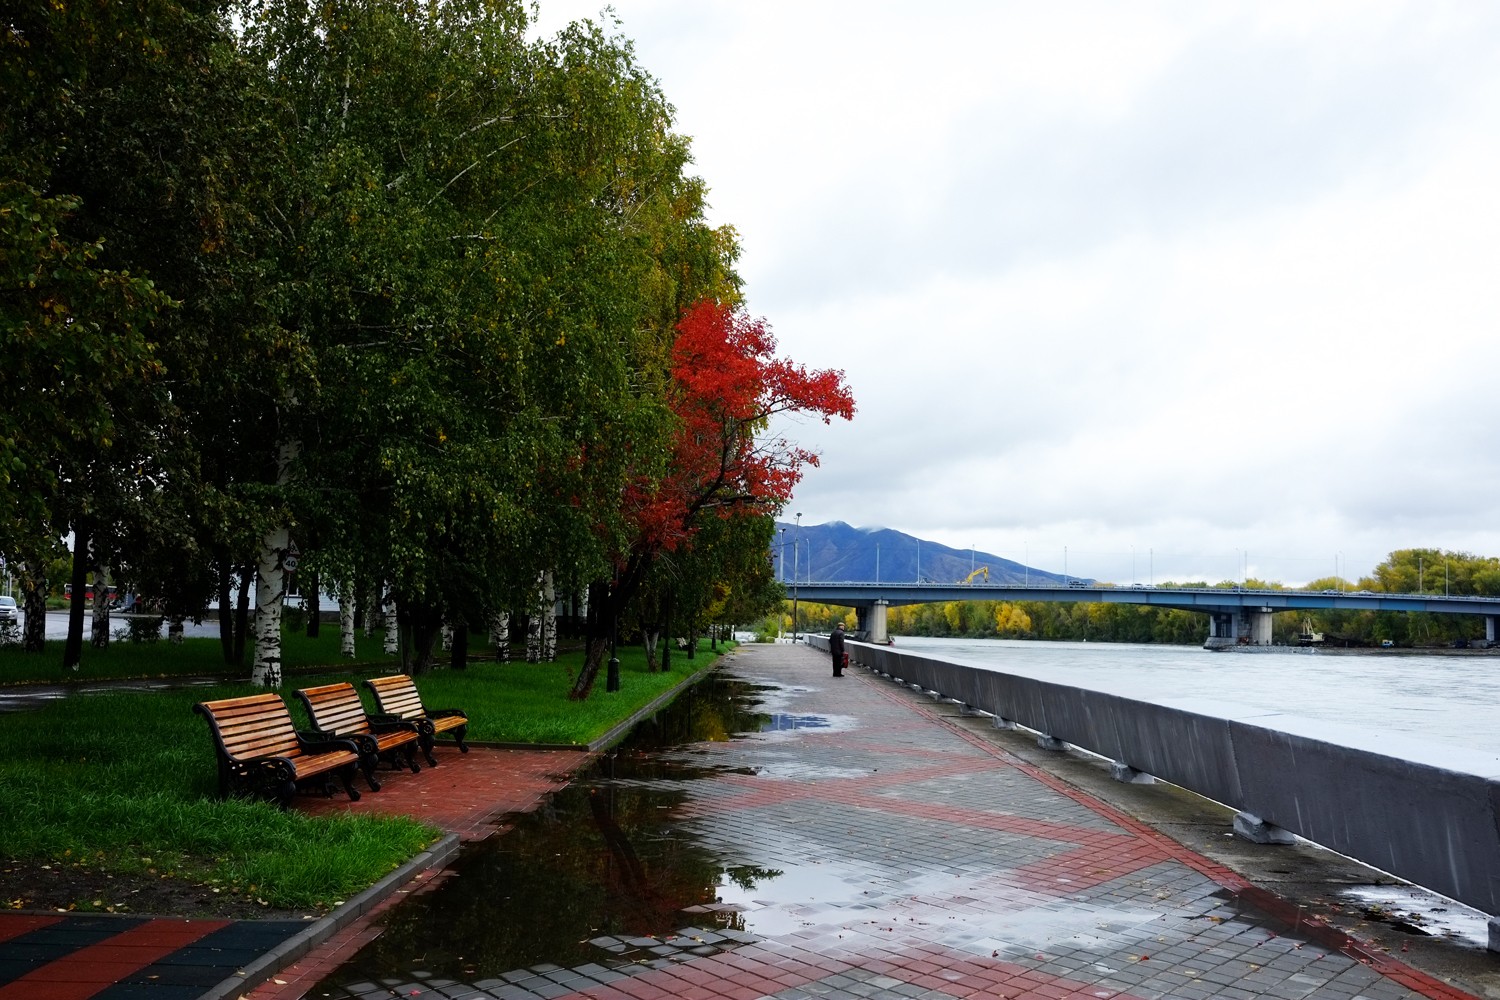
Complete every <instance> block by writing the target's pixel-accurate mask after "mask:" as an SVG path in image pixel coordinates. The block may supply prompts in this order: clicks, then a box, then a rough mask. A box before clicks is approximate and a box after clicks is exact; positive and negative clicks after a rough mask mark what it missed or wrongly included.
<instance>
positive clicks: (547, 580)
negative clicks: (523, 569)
mask: <svg viewBox="0 0 1500 1000" xmlns="http://www.w3.org/2000/svg"><path fill="white" fill-rule="evenodd" d="M542 662H543V663H555V662H557V587H556V585H555V584H554V583H553V577H552V571H551V570H550V569H549V570H547V572H545V573H543V574H542Z"/></svg>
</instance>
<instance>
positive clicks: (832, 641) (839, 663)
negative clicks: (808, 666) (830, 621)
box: [828, 622, 844, 677]
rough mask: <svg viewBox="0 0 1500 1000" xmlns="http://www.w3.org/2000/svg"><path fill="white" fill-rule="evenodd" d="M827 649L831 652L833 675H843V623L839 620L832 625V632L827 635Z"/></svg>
mask: <svg viewBox="0 0 1500 1000" xmlns="http://www.w3.org/2000/svg"><path fill="white" fill-rule="evenodd" d="M828 651H829V652H830V653H832V654H833V676H835V677H842V676H844V623H843V622H839V623H838V625H836V626H835V627H834V630H833V634H831V635H830V636H829V637H828Z"/></svg>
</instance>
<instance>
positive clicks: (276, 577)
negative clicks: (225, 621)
mask: <svg viewBox="0 0 1500 1000" xmlns="http://www.w3.org/2000/svg"><path fill="white" fill-rule="evenodd" d="M290 543H291V532H290V531H289V530H288V529H286V528H284V527H282V528H274V529H272V530H271V531H268V532H266V537H265V538H263V539H261V543H260V558H259V560H257V562H256V565H255V629H254V631H255V655H254V657H253V658H252V659H251V666H250V683H252V684H256V685H259V686H260V687H268V688H279V687H281V676H282V675H281V602H282V599H283V598H284V597H286V569H285V568H284V567H283V566H282V559H284V558H285V557H286V550H287V546H288V545H289V544H290ZM176 624H177V623H176V621H175V620H174V621H173V625H174V626H175V625H176Z"/></svg>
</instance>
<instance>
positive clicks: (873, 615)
mask: <svg viewBox="0 0 1500 1000" xmlns="http://www.w3.org/2000/svg"><path fill="white" fill-rule="evenodd" d="M890 606H891V602H890V601H876V602H875V603H874V604H867V605H865V606H864V607H856V608H855V609H854V617H855V619H856V620H857V624H858V625H859V630H860V631H861V632H863V633H864V634H865V641H866V642H873V643H876V644H878V645H882V646H883V645H885V643H886V642H888V641H889V640H890V632H889V630H888V627H887V625H886V612H887V609H889V608H890Z"/></svg>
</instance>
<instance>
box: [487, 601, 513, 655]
mask: <svg viewBox="0 0 1500 1000" xmlns="http://www.w3.org/2000/svg"><path fill="white" fill-rule="evenodd" d="M490 644H491V645H493V646H494V647H495V659H496V661H498V662H500V663H509V662H510V612H509V611H496V612H495V615H494V617H493V618H491V619H490Z"/></svg>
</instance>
